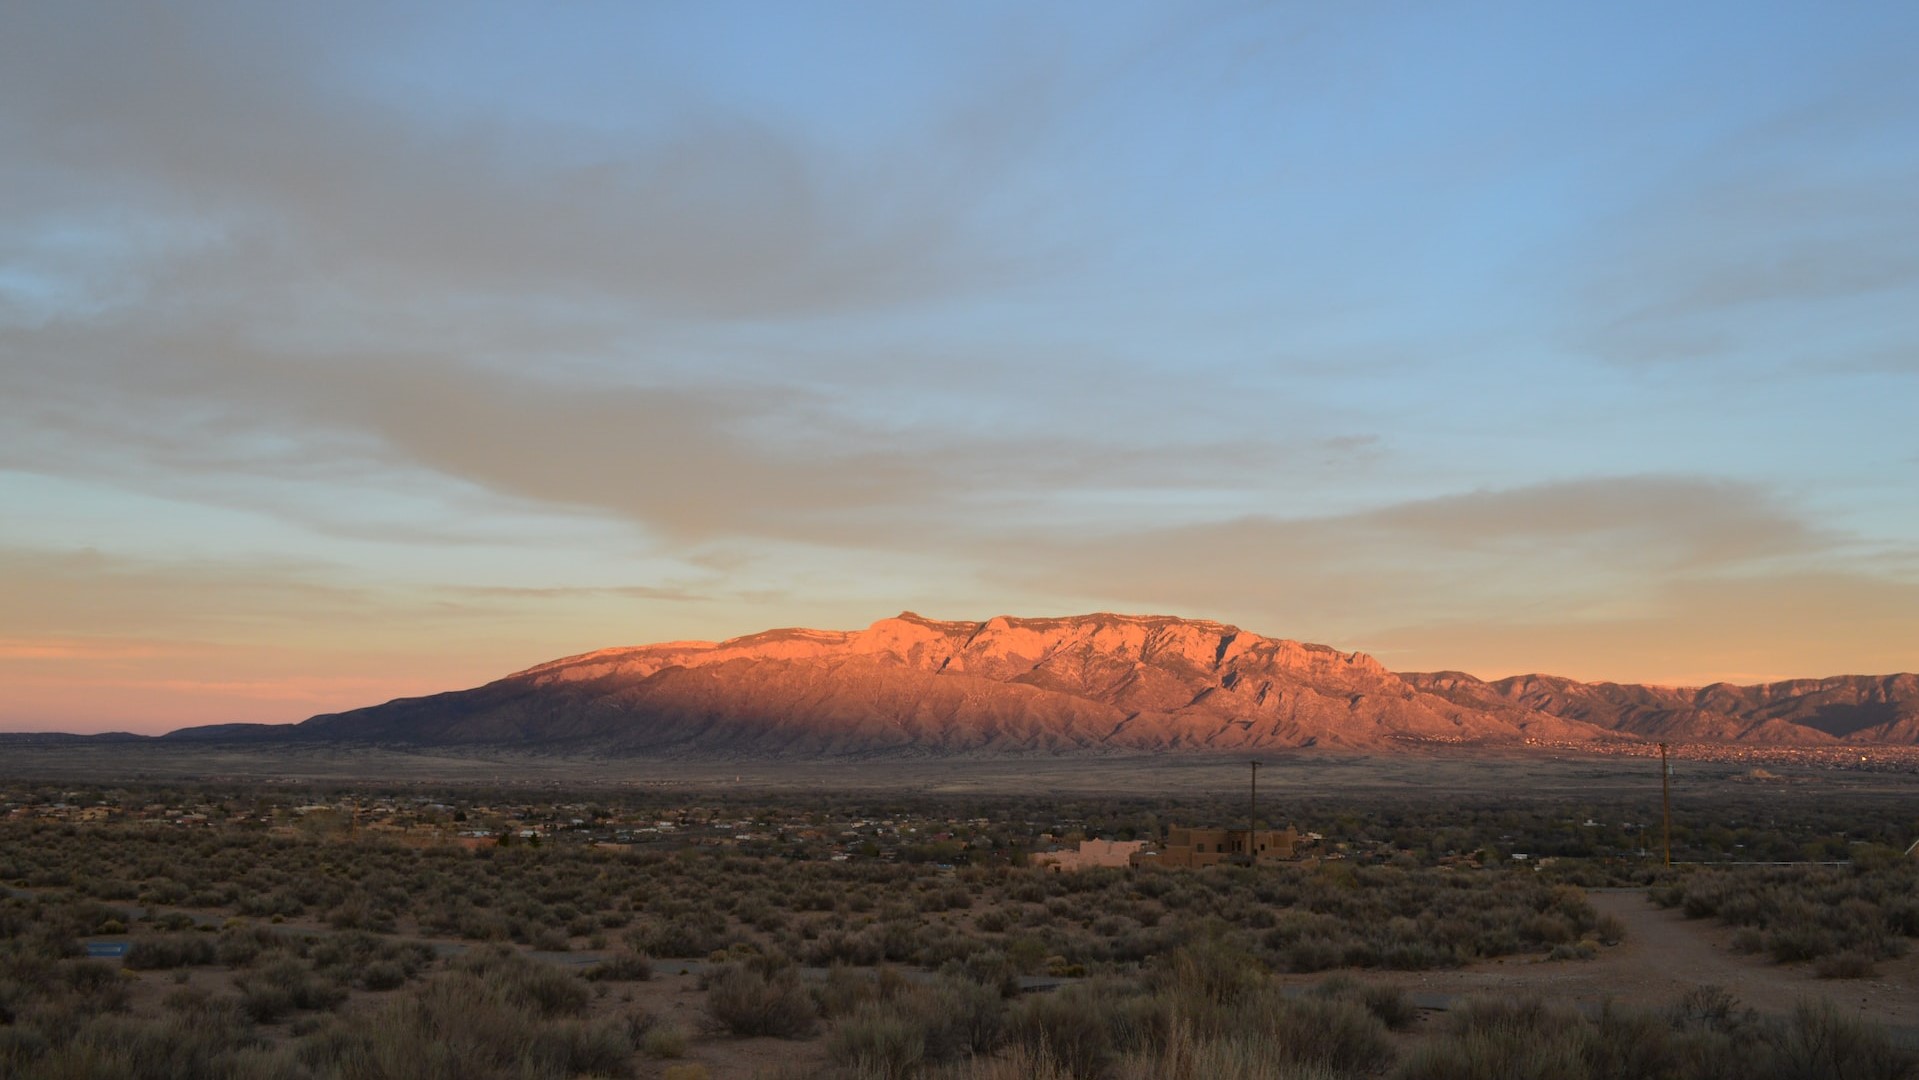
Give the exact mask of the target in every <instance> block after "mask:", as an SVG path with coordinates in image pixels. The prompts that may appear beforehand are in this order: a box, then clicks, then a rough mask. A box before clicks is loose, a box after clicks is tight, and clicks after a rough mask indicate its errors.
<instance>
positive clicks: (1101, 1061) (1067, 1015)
mask: <svg viewBox="0 0 1919 1080" xmlns="http://www.w3.org/2000/svg"><path fill="white" fill-rule="evenodd" d="M1106 1006H1107V1003H1106V1002H1103V1001H1101V1000H1099V999H1098V998H1097V997H1096V996H1095V993H1094V992H1093V991H1090V990H1088V988H1087V987H1086V986H1085V985H1083V984H1082V985H1080V986H1071V987H1067V988H1065V989H1063V990H1058V991H1055V992H1053V993H1050V994H1038V995H1035V996H1033V997H1031V998H1028V999H1026V1000H1024V1001H1021V1002H1020V1003H1019V1006H1018V1007H1017V1008H1015V1009H1014V1010H1013V1011H1012V1013H1011V1015H1010V1016H1009V1018H1008V1021H1007V1034H1008V1039H1009V1041H1010V1042H1012V1043H1013V1044H1014V1045H1015V1046H1016V1047H1018V1048H1019V1049H1021V1050H1023V1051H1025V1052H1026V1054H1027V1055H1029V1056H1031V1057H1033V1058H1036V1059H1038V1060H1042V1061H1048V1062H1051V1066H1052V1067H1053V1068H1055V1069H1057V1070H1059V1071H1060V1072H1063V1073H1065V1074H1066V1075H1068V1076H1072V1077H1077V1078H1081V1080H1086V1078H1091V1077H1097V1076H1098V1075H1099V1074H1100V1073H1101V1072H1102V1071H1103V1070H1104V1069H1105V1068H1106V1066H1107V1065H1108V1064H1109V1063H1110V1062H1111V1061H1112V1060H1113V1056H1114V1049H1115V1048H1114V1046H1113V1034H1112V1025H1111V1023H1110V1022H1109V1016H1108V1012H1109V1009H1108V1008H1107V1007H1106Z"/></svg>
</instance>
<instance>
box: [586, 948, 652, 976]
mask: <svg viewBox="0 0 1919 1080" xmlns="http://www.w3.org/2000/svg"><path fill="white" fill-rule="evenodd" d="M583 974H584V975H585V976H586V978H587V979H589V980H591V981H593V982H600V981H603V980H613V981H615V982H645V981H647V980H648V979H651V978H652V977H653V961H652V960H650V959H648V958H647V957H646V956H645V955H644V954H642V953H632V952H619V953H614V954H613V955H611V956H609V957H607V958H606V959H604V960H602V961H600V962H599V963H597V964H594V965H593V966H592V967H589V968H587V969H586V971H585V972H584V973H583Z"/></svg>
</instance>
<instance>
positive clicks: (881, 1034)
mask: <svg viewBox="0 0 1919 1080" xmlns="http://www.w3.org/2000/svg"><path fill="white" fill-rule="evenodd" d="M826 1052H827V1056H828V1057H829V1058H831V1059H832V1060H833V1061H836V1062H839V1063H840V1064H842V1065H847V1066H850V1067H852V1068H854V1069H857V1070H858V1072H859V1075H860V1077H861V1078H862V1080H867V1078H872V1080H905V1078H906V1077H909V1076H912V1075H913V1074H914V1073H915V1072H916V1071H917V1070H918V1069H919V1067H920V1064H921V1063H922V1062H924V1061H925V1060H926V1033H925V1031H924V1030H923V1029H922V1028H921V1027H920V1025H919V1024H918V1023H917V1022H916V1019H915V1017H913V1016H912V1015H910V1014H909V1013H908V1011H907V1010H904V1009H901V1008H898V1007H896V1006H895V1005H894V1004H892V1003H883V1002H868V1003H866V1004H865V1005H862V1006H860V1007H859V1009H858V1010H857V1011H856V1012H854V1013H853V1015H851V1016H849V1017H847V1018H846V1019H844V1020H842V1021H840V1023H839V1024H838V1025H837V1026H836V1027H835V1028H834V1029H833V1033H832V1035H830V1036H829V1037H828V1038H827V1041H826Z"/></svg>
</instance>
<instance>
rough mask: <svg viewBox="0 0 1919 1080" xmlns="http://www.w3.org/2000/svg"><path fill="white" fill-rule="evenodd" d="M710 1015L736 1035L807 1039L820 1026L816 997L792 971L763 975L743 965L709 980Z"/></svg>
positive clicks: (721, 971)
mask: <svg viewBox="0 0 1919 1080" xmlns="http://www.w3.org/2000/svg"><path fill="white" fill-rule="evenodd" d="M706 1011H707V1015H708V1016H710V1017H711V1018H712V1019H713V1021H714V1023H715V1024H716V1025H718V1026H719V1027H720V1028H721V1029H722V1030H724V1031H726V1032H728V1033H730V1034H733V1035H742V1036H752V1035H772V1036H775V1037H777V1038H782V1039H804V1038H806V1037H807V1036H809V1035H811V1034H813V1032H814V1030H815V1029H816V1028H817V1026H818V1014H817V1013H816V1012H815V1010H814V1006H813V997H812V995H811V994H808V993H807V992H806V988H805V987H803V986H801V985H800V980H799V975H798V973H797V972H796V971H794V970H793V969H792V968H790V967H789V968H785V969H783V970H779V971H776V972H774V973H772V974H762V973H761V972H758V971H754V970H752V969H751V968H748V967H744V966H742V965H739V964H726V965H723V966H721V967H720V968H719V969H718V970H716V971H714V972H712V973H710V974H709V976H708V978H707V993H706Z"/></svg>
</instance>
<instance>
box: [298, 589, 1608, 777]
mask: <svg viewBox="0 0 1919 1080" xmlns="http://www.w3.org/2000/svg"><path fill="white" fill-rule="evenodd" d="M292 734H294V735H295V736H296V737H299V738H308V739H311V738H320V739H329V740H351V741H368V742H387V743H406V744H415V745H462V744H502V745H536V746H542V747H545V748H550V749H556V750H557V749H577V750H584V751H591V752H604V753H614V754H647V755H655V754H668V755H673V754H683V755H689V756H694V755H697V756H713V755H721V756H725V755H742V756H769V755H771V756H818V755H863V754H896V755H897V754H912V755H921V754H926V755H933V754H975V753H999V752H1034V751H1037V752H1054V753H1066V752H1084V751H1109V752H1110V751H1129V752H1138V751H1178V750H1216V751H1224V750H1241V749H1253V748H1262V747H1296V746H1313V745H1320V746H1337V747H1346V748H1351V749H1378V748H1381V747H1386V746H1392V745H1408V744H1417V743H1431V742H1456V743H1518V742H1523V741H1525V740H1529V739H1531V740H1553V741H1565V740H1594V739H1601V738H1607V737H1611V736H1609V733H1607V732H1605V731H1603V730H1601V729H1599V728H1597V727H1595V726H1593V725H1591V724H1588V723H1585V722H1583V721H1581V720H1578V719H1576V718H1567V717H1561V716H1557V715H1552V714H1548V713H1543V712H1533V711H1528V710H1525V709H1521V708H1515V707H1513V706H1511V705H1510V704H1506V703H1499V702H1495V703H1493V705H1492V707H1490V708H1482V707H1479V706H1478V705H1475V704H1472V703H1462V702H1459V701H1455V700H1452V699H1450V698H1448V697H1446V696H1443V695H1439V694H1434V693H1428V692H1425V691H1422V690H1420V689H1419V688H1416V687H1414V686H1412V685H1410V684H1408V683H1407V682H1406V681H1404V680H1402V679H1401V678H1400V677H1399V676H1397V675H1394V674H1393V673H1391V672H1389V671H1387V670H1386V669H1385V668H1384V667H1382V666H1381V665H1380V664H1379V663H1378V661H1376V660H1374V659H1373V658H1372V657H1370V656H1365V655H1363V654H1359V653H1343V652H1339V651H1338V650H1335V649H1331V648H1328V647H1326V646H1323V645H1307V644H1301V643H1299V642H1295V641H1284V640H1276V639H1270V638H1264V637H1260V636H1259V635H1256V634H1250V633H1247V632H1245V631H1242V630H1239V629H1237V628H1235V627H1231V626H1226V625H1223V624H1220V623H1213V622H1201V621H1192V620H1183V619H1176V618H1169V617H1155V616H1126V615H1107V614H1101V615H1088V616H1081V617H1074V618H1060V619H1012V618H1006V617H1001V618H996V619H992V620H990V621H987V622H984V623H971V622H939V621H935V620H931V619H925V618H921V617H920V616H918V615H914V614H912V613H910V612H909V613H905V614H902V615H900V616H898V617H896V618H892V619H883V620H881V621H880V622H877V623H874V624H873V625H872V626H870V627H868V628H866V629H865V630H861V631H820V630H802V629H794V630H776V631H770V632H767V633H763V634H755V635H752V636H749V637H743V638H736V639H733V640H731V641H724V642H719V643H710V642H671V643H666V644H661V645H646V646H639V647H634V648H621V649H606V650H602V651H599V652H594V653H588V654H585V655H582V656H575V657H569V658H566V659H563V660H556V661H553V662H552V663H548V664H541V665H539V666H537V667H533V668H529V669H528V670H526V671H523V672H520V673H518V674H515V675H511V676H508V677H507V678H504V679H501V680H499V681H497V682H493V683H489V684H488V685H486V686H482V687H479V688H477V689H473V690H466V691H460V692H457V693H450V694H439V695H435V696H433V697H427V698H414V699H406V700H401V701H394V702H389V703H388V704H385V705H380V706H375V707H372V708H368V709H359V710H355V711H353V712H347V713H339V714H334V715H328V716H318V717H314V718H313V719H312V720H309V721H307V722H306V723H304V724H300V725H298V726H297V727H296V728H294V729H293V731H292Z"/></svg>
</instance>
